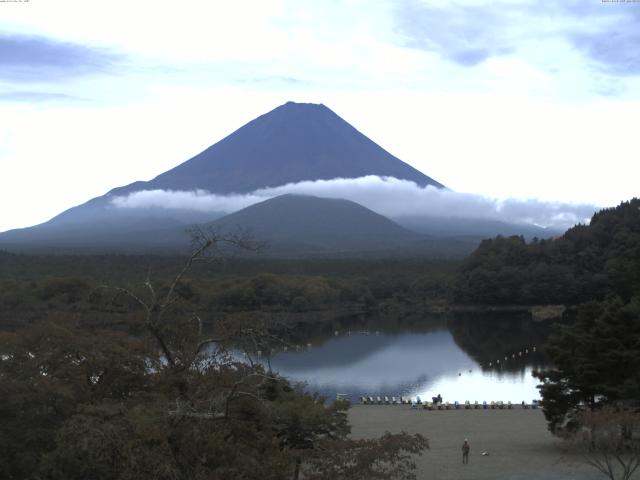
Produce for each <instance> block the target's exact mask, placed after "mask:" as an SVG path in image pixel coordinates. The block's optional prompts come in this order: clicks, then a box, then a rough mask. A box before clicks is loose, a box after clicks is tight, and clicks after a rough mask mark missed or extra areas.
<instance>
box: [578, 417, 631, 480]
mask: <svg viewBox="0 0 640 480" xmlns="http://www.w3.org/2000/svg"><path fill="white" fill-rule="evenodd" d="M578 418H579V422H580V424H581V425H582V428H581V429H579V430H577V431H575V432H574V433H572V434H570V435H568V436H567V441H568V442H569V444H570V446H571V447H572V449H575V450H577V451H578V452H579V453H580V454H581V455H582V456H583V458H584V461H585V462H586V463H587V464H589V465H591V466H592V467H594V468H595V469H596V470H598V471H599V472H601V473H602V474H604V475H605V476H606V477H607V478H609V479H610V480H629V479H631V477H632V476H633V474H634V473H635V472H636V470H638V468H639V467H640V413H638V412H637V411H634V410H630V409H626V408H624V407H622V406H607V407H603V408H601V409H598V410H586V411H584V412H582V413H581V414H580V415H579V417H578Z"/></svg>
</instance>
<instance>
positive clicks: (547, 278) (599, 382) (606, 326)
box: [453, 198, 640, 433]
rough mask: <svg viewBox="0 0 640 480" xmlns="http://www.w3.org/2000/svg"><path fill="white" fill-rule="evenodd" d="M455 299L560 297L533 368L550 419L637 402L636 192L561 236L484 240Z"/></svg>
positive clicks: (570, 421) (639, 255) (639, 279)
mask: <svg viewBox="0 0 640 480" xmlns="http://www.w3.org/2000/svg"><path fill="white" fill-rule="evenodd" d="M453 297H454V299H455V301H457V302H460V303H470V304H491V305H496V304H498V305H500V304H502V305H510V304H523V305H526V304H563V305H567V306H569V307H570V308H569V309H567V310H566V312H565V314H564V316H563V318H562V321H560V322H558V323H557V324H556V325H555V326H554V329H553V331H552V333H551V335H550V336H549V338H548V340H547V342H546V348H545V351H546V353H547V355H548V356H549V358H550V360H551V362H552V365H553V367H552V368H549V369H546V370H544V371H540V372H537V374H536V375H537V377H538V378H539V379H540V380H541V381H542V385H541V387H540V391H541V394H542V399H543V400H542V405H543V408H544V412H545V416H546V418H547V421H548V423H549V428H550V429H551V430H552V431H554V432H557V433H560V432H563V431H565V432H566V431H571V430H574V429H576V428H577V427H579V426H580V418H582V416H583V415H582V414H583V413H584V412H585V411H594V410H600V409H602V408H604V407H608V406H615V408H617V409H623V410H626V409H631V411H636V410H637V409H638V408H640V199H637V198H635V199H633V200H630V201H628V202H623V203H621V204H620V205H619V206H617V207H615V208H609V209H605V210H602V211H600V212H598V213H596V214H595V215H594V216H593V218H592V219H591V222H590V224H589V225H577V226H575V227H573V228H571V229H570V230H568V231H567V232H566V233H565V234H564V235H563V236H561V237H559V238H555V239H550V240H537V239H534V240H533V241H532V242H529V243H527V242H525V241H524V239H523V238H522V237H509V238H504V237H498V238H495V239H492V240H485V241H483V242H482V244H481V245H480V246H479V248H478V249H477V250H476V251H475V252H474V253H473V254H472V255H471V256H470V257H469V258H468V259H466V260H465V261H464V263H463V265H462V267H461V268H460V273H459V275H458V277H457V279H456V281H455V283H454V292H453Z"/></svg>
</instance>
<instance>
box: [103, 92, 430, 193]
mask: <svg viewBox="0 0 640 480" xmlns="http://www.w3.org/2000/svg"><path fill="white" fill-rule="evenodd" d="M366 175H379V176H388V177H396V178H399V179H405V180H411V181H413V182H415V183H417V184H418V185H420V186H423V187H424V186H426V185H434V186H436V187H442V185H441V184H440V183H438V182H436V181H435V180H433V179H432V178H430V177H428V176H426V175H425V174H423V173H422V172H420V171H418V170H416V169H415V168H413V167H411V166H409V165H407V164H406V163H404V162H403V161H401V160H400V159H398V158H396V157H394V156H393V155H391V154H390V153H389V152H387V151H386V150H384V149H383V148H382V147H380V146H379V145H377V144H376V143H375V142H373V141H372V140H370V139H369V138H367V137H366V136H365V135H363V134H362V133H360V132H359V131H358V130H356V129H355V128H354V127H352V126H351V125H350V124H349V123H347V122H346V121H344V120H343V119H342V118H340V117H339V116H338V115H336V114H335V113H334V112H333V111H332V110H330V109H329V108H327V107H326V106H324V105H322V104H319V105H318V104H313V103H294V102H287V103H285V104H284V105H281V106H279V107H277V108H276V109H274V110H272V111H270V112H269V113H266V114H264V115H261V116H260V117H258V118H256V119H255V120H252V121H251V122H249V123H247V124H246V125H244V126H243V127H241V128H239V129H238V130H236V131H235V132H233V133H232V134H231V135H229V136H227V137H226V138H224V139H222V140H221V141H219V142H218V143H216V144H215V145H212V146H211V147H209V148H207V149H206V150H205V151H203V152H202V153H199V154H198V155H196V156H195V157H193V158H191V159H190V160H187V161H186V162H184V163H182V164H180V165H178V166H177V167H175V168H173V169H171V170H169V171H167V172H164V173H163V174H161V175H158V176H157V177H156V178H154V179H153V180H151V181H149V182H136V183H133V184H131V185H127V186H126V187H122V188H119V189H116V190H114V191H112V192H111V193H112V194H117V195H122V194H125V193H130V192H133V191H137V190H154V189H165V190H167V189H170V190H195V189H201V190H208V191H210V192H213V193H222V194H225V193H248V192H252V191H254V190H257V189H259V188H265V187H277V186H280V185H285V184H287V183H295V182H301V181H304V180H331V179H333V178H358V177H363V176H366Z"/></svg>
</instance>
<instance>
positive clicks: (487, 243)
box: [453, 199, 640, 305]
mask: <svg viewBox="0 0 640 480" xmlns="http://www.w3.org/2000/svg"><path fill="white" fill-rule="evenodd" d="M639 288H640V199H633V200H630V201H628V202H624V203H622V204H620V205H619V206H618V207H615V208H609V209H604V210H601V211H599V212H598V213H596V214H595V215H594V216H593V218H592V219H591V222H590V223H589V225H576V226H575V227H573V228H571V229H569V230H568V231H567V232H566V233H565V234H564V235H562V236H561V237H558V238H554V239H546V240H544V239H543V240H539V239H534V240H533V241H531V242H528V243H527V242H526V241H525V240H524V238H522V237H517V236H514V237H497V238H494V239H489V240H484V241H483V242H482V243H481V244H480V246H479V247H478V249H477V250H476V251H475V252H474V253H473V254H471V255H470V256H469V257H468V258H467V259H465V261H464V262H463V265H462V267H461V269H460V274H459V276H458V278H457V280H456V282H455V287H454V292H453V296H454V299H455V301H456V302H458V303H464V304H490V305H505V304H509V305H513V304H522V305H531V304H565V305H577V304H580V303H582V302H586V301H589V300H602V299H604V298H606V297H607V296H608V295H612V294H613V295H618V296H620V297H621V298H622V299H624V300H625V301H628V300H629V299H630V298H631V297H632V296H634V295H636V294H637V293H638V289H639Z"/></svg>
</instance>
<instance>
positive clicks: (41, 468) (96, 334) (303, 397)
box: [0, 231, 427, 480]
mask: <svg viewBox="0 0 640 480" xmlns="http://www.w3.org/2000/svg"><path fill="white" fill-rule="evenodd" d="M197 233H198V234H197V235H196V237H195V240H196V243H195V245H194V251H193V254H192V255H191V256H190V257H189V258H188V259H187V261H186V262H185V264H184V266H183V268H181V269H180V270H179V272H178V273H177V275H176V276H175V277H174V278H173V280H172V281H171V282H169V283H168V284H166V285H155V284H154V283H153V281H152V279H151V278H150V276H148V277H147V279H146V280H145V281H144V282H142V285H141V286H140V288H137V289H136V288H123V287H113V286H105V287H104V288H102V289H101V290H100V292H101V293H100V294H101V295H105V297H109V298H111V300H112V301H115V302H121V303H122V302H124V303H123V304H126V305H129V306H130V307H131V308H137V311H138V312H139V315H138V317H137V318H138V321H137V325H136V326H134V327H135V328H133V330H132V331H135V332H139V335H130V334H128V333H126V332H115V331H109V330H90V329H88V328H86V327H83V325H82V322H81V319H79V318H75V319H69V318H62V319H57V320H56V321H53V322H42V323H38V324H36V325H35V326H33V327H32V328H28V329H25V330H21V331H17V332H10V333H9V332H8V333H2V334H0V395H1V398H2V399H3V400H2V402H0V424H1V425H2V429H0V477H2V478H6V479H8V480H14V479H15V480H18V479H20V480H22V479H25V478H38V479H49V480H58V479H59V480H62V479H64V480H74V479H77V480H80V479H87V478H100V479H114V480H133V479H136V480H145V479H149V480H150V479H154V480H155V479H160V480H164V479H166V480H183V479H184V480H187V479H188V480H204V479H207V480H215V479H229V478H233V479H247V480H250V479H255V480H269V479H274V480H275V479H283V478H298V477H299V476H301V475H304V478H336V479H339V478H345V479H346V478H381V479H394V478H397V479H411V478H415V475H414V470H415V465H414V464H413V462H412V455H414V454H420V453H421V452H422V451H423V450H424V449H425V448H427V442H426V439H425V438H424V437H422V436H420V435H407V434H398V435H390V434H387V435H385V436H383V437H382V438H380V439H376V440H351V439H350V438H349V432H350V428H349V425H348V423H347V416H346V411H347V408H348V404H347V403H346V402H336V403H334V404H332V405H327V404H325V402H324V400H323V399H321V398H318V397H315V396H311V395H309V394H307V393H305V392H304V391H303V389H302V388H301V387H299V386H295V385H290V384H289V382H287V381H286V380H285V379H283V378H281V377H280V376H278V375H277V373H275V372H272V371H271V370H270V368H265V367H264V366H263V364H262V363H261V362H259V361H256V355H257V349H259V348H264V347H262V346H264V345H271V344H273V342H275V341H278V339H277V338H274V336H273V334H272V333H271V332H269V331H268V329H267V328H265V326H264V324H262V323H260V322H252V321H251V319H247V320H246V321H243V322H239V323H237V324H236V323H234V322H226V321H220V322H216V324H215V325H213V327H212V328H209V329H205V328H203V323H204V322H203V321H202V319H201V318H200V317H199V316H198V315H196V314H194V313H193V312H192V311H191V310H190V308H189V303H188V301H186V300H185V295H188V292H189V289H188V288H187V289H185V288H183V287H184V285H185V277H186V275H187V274H188V272H189V269H190V268H191V266H192V265H193V264H194V263H196V262H199V261H204V260H206V259H208V258H209V257H208V255H209V254H211V253H213V258H214V259H215V258H218V257H219V256H220V255H226V253H227V250H225V248H226V247H225V246H232V247H239V248H252V245H253V244H251V243H250V242H248V241H247V240H246V239H244V238H241V237H229V236H221V235H218V234H216V233H215V232H202V231H199V232H197ZM185 292H186V293H185ZM107 294H108V295H107ZM239 347H241V351H242V352H244V357H245V358H244V359H243V358H240V357H239V355H238V351H239V350H238V349H239ZM322 475H324V476H322Z"/></svg>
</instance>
